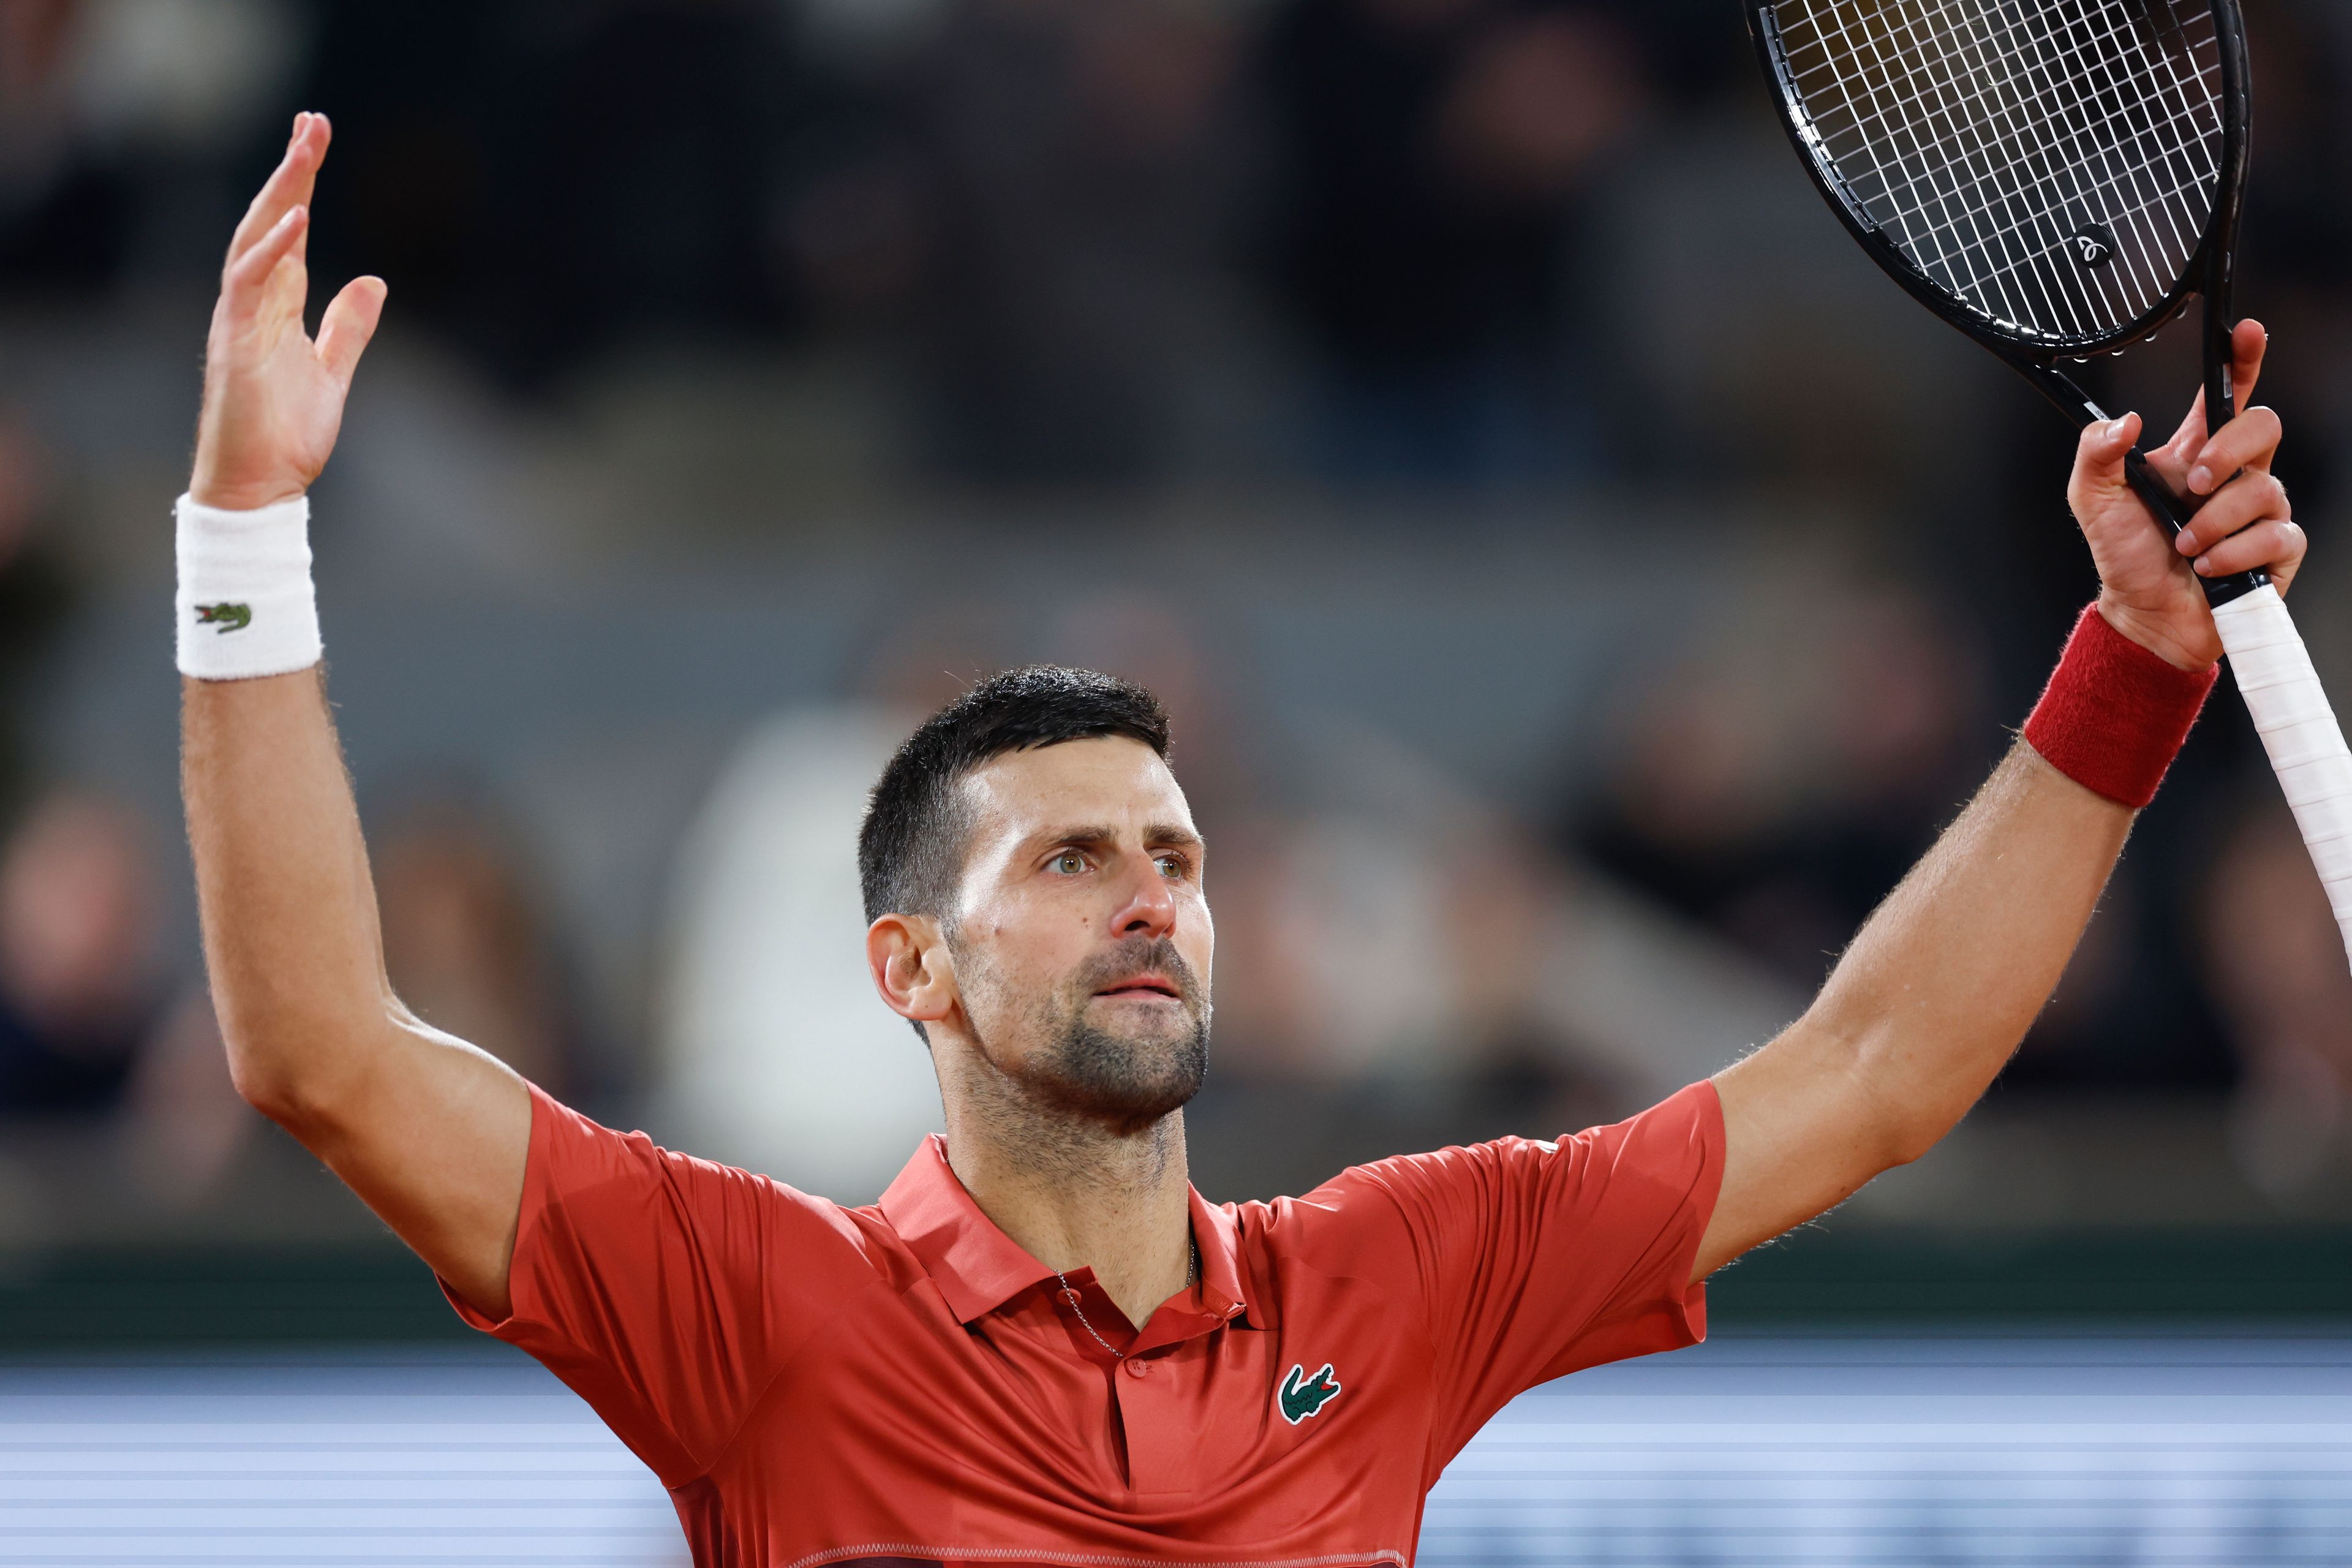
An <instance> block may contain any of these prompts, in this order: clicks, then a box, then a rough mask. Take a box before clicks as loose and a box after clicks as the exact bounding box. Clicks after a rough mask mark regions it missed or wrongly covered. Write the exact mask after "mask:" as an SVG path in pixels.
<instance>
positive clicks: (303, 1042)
mask: <svg viewBox="0 0 2352 1568" xmlns="http://www.w3.org/2000/svg"><path fill="white" fill-rule="evenodd" d="M222 1037H223V1041H224V1043H225V1044H226V1047H227V1048H228V1076H229V1081H230V1082H231V1083H233V1084H235V1085H236V1092H237V1094H238V1096H239V1097H240V1098H242V1099H243V1100H244V1101H245V1102H246V1103H247V1105H250V1106H251V1107H253V1109H254V1110H257V1111H259V1112H261V1114H262V1115H264V1116H267V1117H268V1118H269V1120H270V1121H275V1122H276V1123H278V1125H279V1126H280V1127H283V1128H285V1129H286V1131H289V1132H290V1133H292V1134H293V1135H294V1136H295V1138H296V1139H297V1140H299V1141H301V1142H309V1139H308V1137H307V1136H306V1134H309V1133H311V1132H313V1131H316V1130H318V1129H320V1128H322V1127H325V1126H327V1125H329V1124H330V1123H331V1122H332V1121H333V1120H334V1119H335V1116H336V1114H337V1108H338V1107H339V1106H341V1105H342V1104H343V1103H345V1102H346V1100H348V1098H349V1096H348V1093H347V1091H346V1089H345V1086H344V1085H343V1084H342V1083H341V1079H347V1078H348V1077H350V1076H351V1075H350V1073H349V1071H348V1069H347V1065H346V1064H342V1063H339V1062H338V1061H337V1060H336V1059H335V1058H334V1057H333V1056H332V1055H331V1053H329V1052H327V1051H325V1050H322V1049H321V1048H320V1043H321V1042H320V1031H316V1030H310V1029H305V1028H302V1027H300V1026H271V1027H268V1028H256V1027H252V1026H246V1027H242V1028H239V1027H236V1026H225V1027H224V1028H223V1030H222Z"/></svg>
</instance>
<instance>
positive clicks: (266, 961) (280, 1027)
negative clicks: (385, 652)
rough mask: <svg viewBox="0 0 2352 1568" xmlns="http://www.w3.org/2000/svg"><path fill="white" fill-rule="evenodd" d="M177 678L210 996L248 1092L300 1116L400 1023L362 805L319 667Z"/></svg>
mask: <svg viewBox="0 0 2352 1568" xmlns="http://www.w3.org/2000/svg"><path fill="white" fill-rule="evenodd" d="M181 687H182V689H181V715H182V730H181V787H182V792H183V795H184V798H185V802H186V806H187V814H188V840H189V844H190V846H191V847H192V848H193V849H194V855H195V868H196V891H197V899H198V902H199V906H200V908H201V910H202V913H203V920H204V936H205V963H206V967H207V969H208V970H209V972H210V974H211V977H212V987H213V999H214V1005H215V1008H216V1009H217V1010H218V1012H219V1015H220V1022H221V1031H222V1034H223V1036H224V1037H226V1040H227V1042H228V1050H229V1064H230V1068H231V1070H232V1071H233V1072H234V1073H235V1075H236V1080H237V1085H238V1088H239V1089H241V1090H243V1092H244V1093H245V1095H246V1097H247V1099H249V1100H252V1101H253V1102H254V1103H255V1104H257V1105H258V1106H260V1107H261V1108H262V1109H264V1110H268V1111H269V1112H271V1113H272V1114H273V1115H277V1116H278V1117H280V1119H281V1120H284V1119H290V1118H293V1117H296V1116H299V1114H300V1113H301V1111H302V1109H303V1107H304V1105H305V1104H306V1102H311V1101H315V1100H319V1099H320V1098H322V1097H324V1096H325V1095H326V1094H327V1093H328V1092H330V1090H331V1086H332V1084H333V1083H334V1082H335V1081H336V1080H337V1079H339V1078H345V1077H348V1076H350V1074H351V1072H352V1068H353V1066H354V1064H355V1062H356V1061H357V1059H358V1058H359V1056H360V1054H361V1053H362V1052H363V1051H364V1049H365V1048H366V1046H367V1043H368V1037H370V1036H371V1035H373V1034H377V1033H381V1032H382V1031H383V1029H384V1028H386V1027H387V1026H388V1025H389V1022H390V1018H391V1012H390V1009H391V1007H392V1005H393V1004H392V1002H391V998H390V994H389V991H388V988H387V987H386V985H385V984H384V980H383V957H382V948H381V942H380V939H379V936H378V931H377V924H376V912H375V896H374V890H373V887H372V885H371V883H370V880H369V877H368V868H367V850H366V847H365V846H364V844H363V843H362V839H361V837H360V827H359V816H358V812H357V809H356V807H355V806H354V805H353V803H352V791H351V784H350V781H349V779H348V777H347V776H346V774H345V773H344V769H343V763H342V756H341V751H340V749H339V747H338V746H337V744H336V740H335V733H334V727H333V723H332V721H331V719H330V717H329V715H328V710H327V703H326V696H325V692H324V690H323V689H322V687H321V677H320V670H319V669H318V668H310V669H305V670H299V671H297V672H296V673H294V674H291V675H277V676H269V677H265V678H263V679H255V680H195V679H184V680H183V681H182V683H181Z"/></svg>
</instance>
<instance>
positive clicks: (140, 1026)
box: [0, 791, 168, 1113]
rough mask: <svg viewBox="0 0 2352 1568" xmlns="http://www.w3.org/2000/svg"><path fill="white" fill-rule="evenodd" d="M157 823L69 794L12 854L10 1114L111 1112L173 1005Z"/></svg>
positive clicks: (8, 909)
mask: <svg viewBox="0 0 2352 1568" xmlns="http://www.w3.org/2000/svg"><path fill="white" fill-rule="evenodd" d="M161 895H162V889H161V888H160V886H159V884H158V871H157V868H156V865H155V860H154V846H153V844H152V842H151V840H150V838H149V837H148V834H147V831H146V827H145V825H144V824H142V823H141V822H140V821H139V819H138V818H137V817H135V816H131V813H129V812H128V811H126V810H124V809H123V808H122V807H121V806H119V805H114V804H112V803H110V802H108V801H104V800H100V799H98V798H96V797H93V796H89V795H80V794H76V793H73V792H69V791H60V792H58V793H57V794H54V795H49V796H48V797H47V798H46V799H45V800H43V801H42V802H41V803H40V804H39V805H37V806H36V807H35V808H34V809H33V810H32V812H31V813H30V814H29V815H28V816H26V819H25V821H24V823H23V825H22V826H19V827H18V828H17V829H16V833H15V834H14V835H13V836H12V837H10V838H9V840H8V842H7V844H6V846H5V849H0V1110H6V1111H12V1112H26V1111H30V1112H75V1113H89V1112H100V1111H108V1110H112V1109H114V1107H115V1106H116V1105H117V1104H118V1103H119V1102H120V1101H121V1098H122V1095H123V1091H124V1088H125V1086H126V1085H127V1084H128V1083H129V1081H130V1079H131V1071H132V1069H133V1068H134V1067H135V1066H136V1065H137V1061H138V1058H139V1053H140V1049H141V1047H142V1044H143V1043H144V1042H145V1041H146V1040H147V1038H148V1037H149V1036H150V1035H151V1034H152V1032H153V1030H154V1029H155V1027H156V1024H157V1020H158V1018H159V1016H161V1014H162V1013H163V1008H164V1005H165V1002H166V1000H167V993H166V982H167V979H168V977H167V975H166V974H165V973H164V972H163V965H162V963H161V952H160V948H159V943H158V937H159V930H158V927H159V922H160V920H161V909H160V904H161Z"/></svg>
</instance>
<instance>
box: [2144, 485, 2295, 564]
mask: <svg viewBox="0 0 2352 1568" xmlns="http://www.w3.org/2000/svg"><path fill="white" fill-rule="evenodd" d="M2292 516H2294V509H2293V508H2292V507H2290V506H2288V505H2287V499H2286V487H2285V486H2284V485H2282V484H2280V483H2279V482H2278V480H2277V479H2276V478H2275V477H2273V476H2272V475H2270V474H2258V473H2245V474H2241V475H2239V476H2238V477H2237V478H2236V479H2231V481H2230V482H2229V483H2228V484H2226V485H2223V486H2222V487H2221V492H2220V493H2219V494H2217V495H2215V496H2214V498H2213V499H2212V500H2209V501H2207V502H2206V503H2205V504H2204V505H2203V506H2201V507H2200V508H2199V509H2198V510H2197V515H2196V516H2195V517H2192V518H2190V519H2189V526H2188V527H2186V528H2184V529H2182V530H2181V531H2179V533H2177V534H2175V535H2173V547H2174V548H2175V549H2177V550H2179V552H2180V553H2182V554H2183V555H2194V554H2196V553H2197V552H2200V551H2201V550H2204V549H2207V548H2209V547H2210V546H2212V545H2215V544H2218V543H2220V542H2221V541H2222V540H2224V539H2227V538H2229V537H2230V536H2231V534H2233V533H2236V532H2237V531H2240V530H2241V529H2243V528H2246V527H2248V526H2250V525H2252V524H2253V523H2255V522H2259V521H2262V520H2263V519H2264V518H2288V517H2292Z"/></svg>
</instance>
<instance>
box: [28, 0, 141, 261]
mask: <svg viewBox="0 0 2352 1568" xmlns="http://www.w3.org/2000/svg"><path fill="white" fill-rule="evenodd" d="M85 10H86V7H85V6H83V5H79V4H78V3H77V0H7V3H6V4H5V5H0V282H6V283H10V284H15V285H18V286H23V285H26V284H32V285H37V286H40V287H42V288H45V289H58V288H64V289H73V290H86V289H99V288H102V287H104V286H105V285H107V284H108V283H110V282H111V281H112V280H113V278H114V274H115V271H116V269H117V268H119V267H120V266H121V260H122V256H123V253H124V250H125V248H126V246H127V242H128V239H129V218H130V205H129V192H128V191H127V189H126V188H125V186H124V184H123V182H122V180H121V176H120V175H119V174H117V173H116V172H115V171H113V170H112V169H110V168H108V167H107V166H105V164H104V163H103V162H101V161H100V159H99V158H98V157H97V156H96V155H95V151H94V149H92V148H91V147H90V146H89V144H88V140H87V138H86V136H85V135H84V134H83V131H84V127H83V125H82V122H81V116H80V114H79V108H80V106H79V104H78V103H77V102H76V91H75V89H76V87H77V86H78V83H77V80H76V78H77V74H78V72H77V67H78V66H79V53H78V46H79V44H80V42H81V41H82V26H81V24H82V23H83V22H84V21H85V16H84V12H85Z"/></svg>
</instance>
